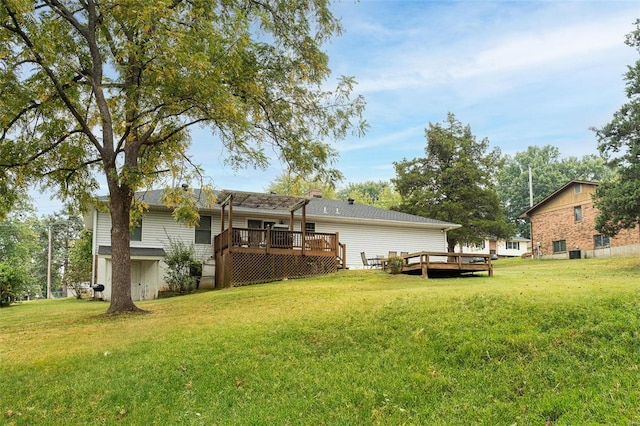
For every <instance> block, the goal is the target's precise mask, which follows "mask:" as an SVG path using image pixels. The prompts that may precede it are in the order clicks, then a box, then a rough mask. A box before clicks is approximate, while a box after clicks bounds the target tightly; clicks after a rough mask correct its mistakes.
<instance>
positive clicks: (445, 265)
mask: <svg viewBox="0 0 640 426" xmlns="http://www.w3.org/2000/svg"><path fill="white" fill-rule="evenodd" d="M399 257H402V258H403V259H404V265H403V267H402V273H403V274H420V275H421V276H422V277H423V278H428V277H429V276H431V277H436V276H460V275H463V274H470V273H474V272H488V274H489V276H490V277H492V276H493V265H492V264H491V255H490V254H467V253H447V252H427V251H422V252H416V253H409V254H406V255H403V256H399ZM382 267H383V269H385V270H387V269H388V268H387V264H386V260H385V261H383V262H382Z"/></svg>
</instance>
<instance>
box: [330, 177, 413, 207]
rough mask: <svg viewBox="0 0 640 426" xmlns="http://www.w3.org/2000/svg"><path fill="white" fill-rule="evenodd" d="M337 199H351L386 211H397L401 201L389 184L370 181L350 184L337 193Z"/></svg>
mask: <svg viewBox="0 0 640 426" xmlns="http://www.w3.org/2000/svg"><path fill="white" fill-rule="evenodd" d="M338 198H339V199H343V200H346V199H348V198H352V199H353V200H354V201H355V202H356V203H359V204H365V205H368V206H374V207H378V208H381V209H387V210H397V209H398V206H399V205H400V202H401V200H402V199H401V197H400V194H398V192H396V190H395V188H394V187H393V184H392V183H391V182H385V181H378V182H375V181H371V180H369V181H366V182H361V183H350V184H349V185H347V186H346V187H345V188H344V189H342V190H340V191H339V192H338Z"/></svg>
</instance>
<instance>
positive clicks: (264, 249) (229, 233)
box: [214, 227, 346, 288]
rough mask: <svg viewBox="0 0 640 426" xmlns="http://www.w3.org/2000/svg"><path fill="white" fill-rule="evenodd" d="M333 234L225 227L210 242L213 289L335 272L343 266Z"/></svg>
mask: <svg viewBox="0 0 640 426" xmlns="http://www.w3.org/2000/svg"><path fill="white" fill-rule="evenodd" d="M338 238H339V236H338V234H337V233H335V234H330V233H320V232H302V231H290V230H285V229H252V228H235V227H234V228H227V229H225V230H224V231H223V232H222V233H220V234H218V235H216V237H215V239H214V253H215V254H214V255H215V259H216V288H225V287H234V286H238V285H247V284H256V283H263V282H269V281H276V280H280V279H284V278H299V277H306V276H313V275H319V274H326V273H332V272H336V270H337V269H339V268H341V267H343V265H345V264H346V258H345V256H346V246H345V245H344V244H340V242H339V239H338Z"/></svg>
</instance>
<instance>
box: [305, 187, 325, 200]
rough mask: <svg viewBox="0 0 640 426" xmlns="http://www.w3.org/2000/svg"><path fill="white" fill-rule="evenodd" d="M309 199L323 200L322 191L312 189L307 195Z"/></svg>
mask: <svg viewBox="0 0 640 426" xmlns="http://www.w3.org/2000/svg"><path fill="white" fill-rule="evenodd" d="M305 197H307V198H322V189H317V188H316V189H310V190H309V192H307V194H306V195H305Z"/></svg>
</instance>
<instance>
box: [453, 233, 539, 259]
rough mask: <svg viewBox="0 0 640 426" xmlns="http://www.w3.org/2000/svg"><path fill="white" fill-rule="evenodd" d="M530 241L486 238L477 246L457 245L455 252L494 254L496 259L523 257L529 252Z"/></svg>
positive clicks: (515, 238)
mask: <svg viewBox="0 0 640 426" xmlns="http://www.w3.org/2000/svg"><path fill="white" fill-rule="evenodd" d="M529 241H530V240H529V239H527V238H523V237H513V238H510V239H508V240H498V239H496V238H486V239H484V240H482V242H480V243H477V244H473V243H472V244H462V247H460V245H456V247H455V251H456V252H458V253H472V254H473V253H478V254H492V255H494V256H495V258H502V257H521V256H522V255H524V254H526V253H527V252H529Z"/></svg>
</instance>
